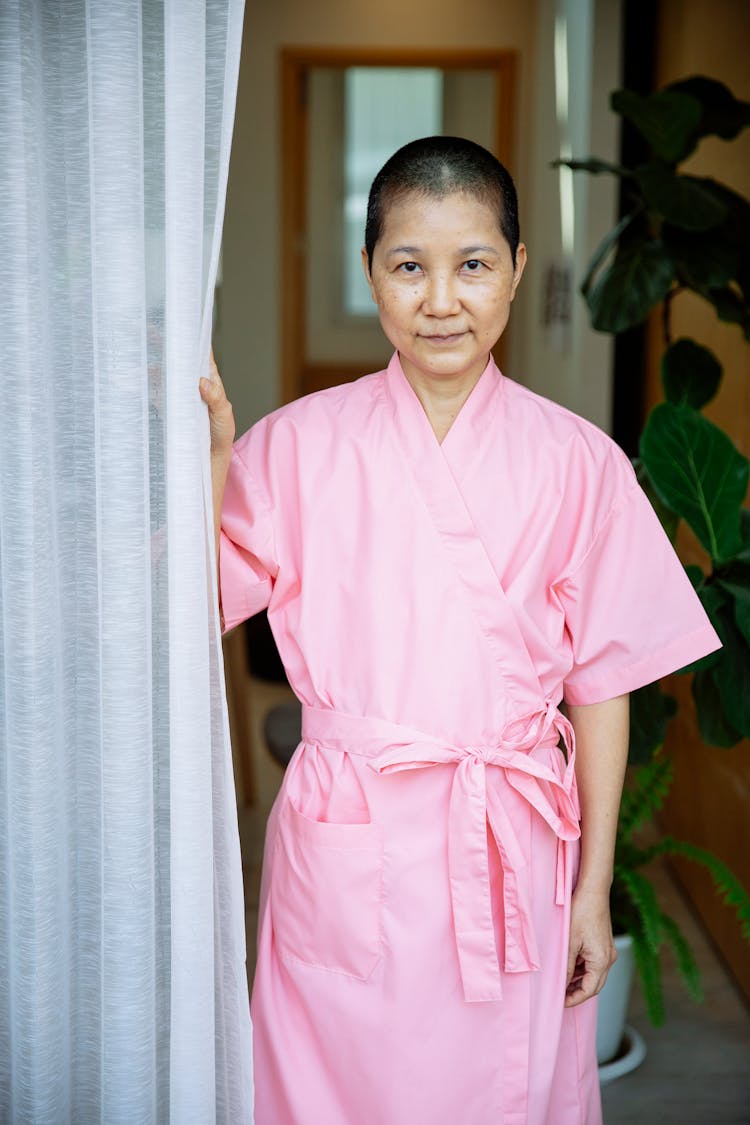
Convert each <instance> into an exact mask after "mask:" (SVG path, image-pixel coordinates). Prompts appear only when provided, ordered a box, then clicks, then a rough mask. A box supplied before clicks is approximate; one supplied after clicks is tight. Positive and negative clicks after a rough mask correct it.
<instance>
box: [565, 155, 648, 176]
mask: <svg viewBox="0 0 750 1125" xmlns="http://www.w3.org/2000/svg"><path fill="white" fill-rule="evenodd" d="M550 167H552V168H561V167H562V168H570V170H571V171H572V172H590V173H591V175H592V176H598V175H599V174H600V173H602V172H611V173H613V175H615V176H627V177H630V176H632V175H633V173H632V171H631V170H630V168H623V166H622V165H621V164H611V163H610V162H609V161H608V160H600V159H599V157H598V156H588V157H586V159H585V160H553V161H552V162H551V164H550Z"/></svg>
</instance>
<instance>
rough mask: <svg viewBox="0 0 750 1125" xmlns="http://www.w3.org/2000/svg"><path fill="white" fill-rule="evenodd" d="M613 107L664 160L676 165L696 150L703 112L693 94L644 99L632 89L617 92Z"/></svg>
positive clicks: (670, 94) (661, 93)
mask: <svg viewBox="0 0 750 1125" xmlns="http://www.w3.org/2000/svg"><path fill="white" fill-rule="evenodd" d="M610 104H611V106H612V109H613V110H614V111H615V113H620V114H622V116H623V117H627V118H628V120H629V121H632V123H633V125H634V126H635V127H636V129H637V130H638V132H639V133H640V134H641V136H643V137H645V138H646V140H647V141H648V143H649V144H650V146H651V148H652V149H653V150H654V152H655V153H656V155H657V156H659V157H661V159H662V160H666V161H668V162H669V163H670V164H676V163H677V161H678V160H683V159H684V158H685V157H686V156H687V155H688V153H689V152H691V151H692V149H693V148H694V140H693V138H694V136H695V132H696V129H697V128H698V124H699V122H700V120H701V117H702V115H703V109H702V106H701V103H700V102H699V101H698V100H697V98H694V97H693V96H692V95H691V94H687V93H679V92H676V91H661V92H660V93H658V94H650V95H646V96H644V95H643V94H636V93H634V91H632V90H615V92H614V93H613V94H612V96H611V98H610Z"/></svg>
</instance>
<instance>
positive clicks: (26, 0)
mask: <svg viewBox="0 0 750 1125" xmlns="http://www.w3.org/2000/svg"><path fill="white" fill-rule="evenodd" d="M242 9H243V5H242V0H57V2H54V0H53V2H49V0H16V2H14V0H3V2H2V4H0V137H2V138H3V141H2V144H3V158H2V161H0V242H1V244H2V254H1V255H0V277H1V279H2V293H3V300H2V302H1V303H0V349H1V350H2V356H3V383H4V388H3V389H4V393H3V404H2V408H1V409H0V597H1V599H2V601H1V605H0V622H1V626H2V638H1V643H0V739H1V740H2V741H1V744H0V754H1V756H0V1121H3V1122H5V1121H8V1122H19V1123H21V1122H24V1123H25V1122H33V1123H34V1125H42V1123H46V1122H49V1123H54V1125H61V1123H64V1122H75V1125H88V1123H89V1122H106V1123H107V1125H114V1123H119V1122H122V1123H123V1125H125V1123H127V1125H136V1123H138V1122H167V1121H172V1122H175V1123H176V1125H191V1123H193V1122H195V1123H196V1125H197V1123H204V1122H214V1121H215V1122H227V1123H229V1122H232V1123H233V1125H234V1123H235V1122H245V1121H251V1120H252V1089H251V1044H250V1022H249V1014H248V998H247V982H246V976H245V964H244V956H245V951H244V911H243V901H242V879H241V868H240V859H239V844H238V838H237V826H236V809H235V803H234V787H233V778H232V769H231V755H230V752H229V740H228V728H227V722H226V711H225V706H224V689H223V680H222V663H221V648H220V637H219V630H218V621H217V614H216V596H215V560H214V559H213V557H212V555H213V537H212V532H211V511H210V504H211V499H210V477H209V461H208V434H207V426H206V419H205V411H204V408H203V407H202V404H201V403H200V399H199V396H198V392H197V380H198V377H199V375H200V374H201V373H202V371H204V370H205V369H206V366H207V355H208V346H209V334H210V322H211V305H212V295H213V285H214V280H215V276H216V266H217V261H218V253H219V242H220V231H221V222H222V217H223V205H224V195H225V188H226V175H227V167H228V159H229V145H230V140H231V130H232V121H233V114H234V100H235V91H236V83H237V72H238V66H239V52H240V42H241V24H242V16H243V11H242Z"/></svg>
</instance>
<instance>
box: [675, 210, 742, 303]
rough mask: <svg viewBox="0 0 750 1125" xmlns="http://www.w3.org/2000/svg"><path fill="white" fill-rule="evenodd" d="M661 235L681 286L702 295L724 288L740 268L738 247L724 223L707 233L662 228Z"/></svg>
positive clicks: (677, 228) (676, 228)
mask: <svg viewBox="0 0 750 1125" xmlns="http://www.w3.org/2000/svg"><path fill="white" fill-rule="evenodd" d="M661 236H662V238H663V239H664V244H665V246H666V247H667V250H668V251H669V254H670V257H671V258H672V261H673V262H674V267H675V273H676V274H677V277H678V279H679V281H680V284H682V285H685V286H687V287H688V288H689V289H694V290H696V291H697V292H699V293H702V294H703V295H706V294H707V291H708V290H709V289H717V288H721V287H722V286H725V285H727V284H728V282H730V281H731V280H732V279H733V278H735V277H736V276H737V273H738V271H739V268H740V262H741V254H740V248H739V246H738V245H737V243H736V242H735V241H733V240H732V239H731V237H730V235H729V234H728V233H725V231H724V224H722V226H721V227H719V228H717V229H716V230H712V231H710V232H707V233H702V232H701V231H687V230H680V228H679V227H673V226H670V224H669V223H664V224H663V225H662V230H661Z"/></svg>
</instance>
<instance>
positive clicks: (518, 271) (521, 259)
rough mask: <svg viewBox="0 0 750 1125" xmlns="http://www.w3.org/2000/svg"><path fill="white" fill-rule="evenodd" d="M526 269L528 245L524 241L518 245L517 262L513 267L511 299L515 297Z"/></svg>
mask: <svg viewBox="0 0 750 1125" xmlns="http://www.w3.org/2000/svg"><path fill="white" fill-rule="evenodd" d="M525 269H526V245H525V243H523V242H519V243H518V246H517V247H516V264H515V266H514V268H513V285H512V288H511V291H510V299H511V301H512V300H513V298H514V297H515V295H516V289H517V288H518V283H519V281H520V280H521V278H522V276H523V271H524V270H525Z"/></svg>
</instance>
